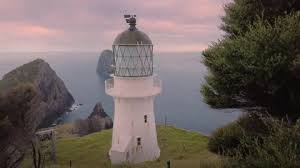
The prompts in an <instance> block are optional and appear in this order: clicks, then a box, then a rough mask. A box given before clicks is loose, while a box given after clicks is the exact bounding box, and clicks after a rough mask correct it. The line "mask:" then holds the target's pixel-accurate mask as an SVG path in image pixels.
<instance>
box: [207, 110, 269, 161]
mask: <svg viewBox="0 0 300 168" xmlns="http://www.w3.org/2000/svg"><path fill="white" fill-rule="evenodd" d="M268 129H269V128H268V127H267V124H266V123H265V122H264V121H263V120H262V118H261V117H260V116H258V115H256V114H252V115H245V116H243V117H240V118H239V119H238V120H237V121H235V122H233V123H230V124H228V125H226V126H224V127H222V128H219V129H217V130H216V131H215V132H213V134H212V136H211V138H210V140H209V143H208V148H209V150H210V151H212V152H214V153H219V154H224V155H234V152H235V151H236V149H237V148H238V147H239V145H240V141H241V138H242V137H243V136H247V137H262V136H266V135H267V134H268V132H269V130H268Z"/></svg>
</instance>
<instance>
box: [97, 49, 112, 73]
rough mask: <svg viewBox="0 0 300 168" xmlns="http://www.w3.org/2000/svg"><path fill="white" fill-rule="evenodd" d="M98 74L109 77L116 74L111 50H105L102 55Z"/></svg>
mask: <svg viewBox="0 0 300 168" xmlns="http://www.w3.org/2000/svg"><path fill="white" fill-rule="evenodd" d="M97 73H98V74H100V75H102V76H107V77H108V76H109V75H110V74H113V73H114V56H113V52H112V51H111V50H103V51H102V52H101V54H100V57H99V61H98V65H97Z"/></svg>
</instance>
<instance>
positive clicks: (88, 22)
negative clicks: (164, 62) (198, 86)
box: [0, 0, 229, 51]
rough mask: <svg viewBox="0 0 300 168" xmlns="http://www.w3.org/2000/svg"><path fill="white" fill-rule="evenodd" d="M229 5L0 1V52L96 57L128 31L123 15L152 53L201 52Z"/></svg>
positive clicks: (218, 0) (211, 1)
mask: <svg viewBox="0 0 300 168" xmlns="http://www.w3.org/2000/svg"><path fill="white" fill-rule="evenodd" d="M228 1H229V0H185V1H182V0H163V1H162V0H152V1H138V0H126V1H125V0H119V1H117V0H110V1H109V0H51V1H46V0H0V35H1V39H0V51H23V50H25V51H36V50H39V51H40V50H47V51H51V50H55V51H57V50H64V51H101V50H103V49H105V48H110V47H111V44H112V42H113V40H114V38H115V37H116V36H117V34H118V33H120V32H121V31H123V30H125V29H126V28H127V25H126V23H125V22H124V20H123V18H122V16H123V14H126V13H134V14H137V16H138V18H137V19H138V28H139V29H140V30H142V31H144V32H146V33H147V34H148V35H149V36H150V37H151V39H152V41H153V42H154V44H155V45H156V46H157V47H156V48H155V49H157V51H172V50H174V51H198V50H199V51H201V50H202V49H203V48H205V47H207V46H208V45H209V43H210V42H211V41H214V40H216V39H217V38H220V37H221V31H220V30H219V29H218V26H219V24H220V16H222V15H223V9H222V7H223V5H224V4H225V3H227V2H228ZM23 43H26V44H24V45H22V44H23ZM178 44H180V45H178ZM20 45H21V46H22V47H20Z"/></svg>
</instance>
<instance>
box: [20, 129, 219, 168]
mask: <svg viewBox="0 0 300 168" xmlns="http://www.w3.org/2000/svg"><path fill="white" fill-rule="evenodd" d="M157 132H158V141H159V146H160V149H161V156H160V158H159V159H157V160H156V161H152V162H145V163H141V164H136V165H119V166H112V165H111V164H110V161H109V159H108V155H107V152H108V151H109V148H110V145H111V135H112V130H104V131H101V132H98V133H94V134H90V135H87V136H84V137H74V136H70V137H69V136H68V137H64V138H60V139H58V140H57V146H56V147H57V163H56V164H54V163H52V162H51V163H47V167H53V168H54V167H55V168H56V167H59V168H60V167H69V161H70V160H72V167H74V168H81V167H89V168H93V167H101V168H104V167H116V168H122V167H124V168H160V167H161V168H163V167H165V166H166V161H167V160H171V165H172V168H179V167H184V168H193V167H221V165H222V159H221V158H220V157H219V156H217V155H215V154H212V153H211V152H209V151H208V150H207V143H208V137H206V136H203V135H201V134H199V133H196V132H189V131H185V130H181V129H177V128H174V127H170V126H167V127H165V126H158V127H157ZM23 167H30V161H29V160H28V159H26V161H25V162H24V164H23Z"/></svg>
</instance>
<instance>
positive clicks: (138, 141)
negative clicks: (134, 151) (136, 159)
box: [137, 137, 142, 145]
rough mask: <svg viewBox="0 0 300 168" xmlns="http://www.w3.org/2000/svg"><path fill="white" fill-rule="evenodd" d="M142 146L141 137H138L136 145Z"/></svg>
mask: <svg viewBox="0 0 300 168" xmlns="http://www.w3.org/2000/svg"><path fill="white" fill-rule="evenodd" d="M141 144H142V139H141V137H138V138H137V145H141Z"/></svg>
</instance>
